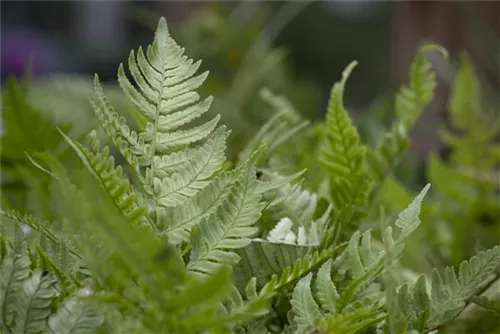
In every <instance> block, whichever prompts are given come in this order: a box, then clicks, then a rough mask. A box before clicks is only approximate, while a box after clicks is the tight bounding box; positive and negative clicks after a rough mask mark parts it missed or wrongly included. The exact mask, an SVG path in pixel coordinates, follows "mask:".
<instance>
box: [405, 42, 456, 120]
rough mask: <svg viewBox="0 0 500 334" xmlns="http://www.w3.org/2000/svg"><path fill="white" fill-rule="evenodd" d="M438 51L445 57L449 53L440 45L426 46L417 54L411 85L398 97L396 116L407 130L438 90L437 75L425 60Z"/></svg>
mask: <svg viewBox="0 0 500 334" xmlns="http://www.w3.org/2000/svg"><path fill="white" fill-rule="evenodd" d="M431 50H437V51H438V52H440V53H441V54H442V55H443V56H444V57H447V56H448V53H447V51H446V50H445V49H444V48H442V47H441V46H439V45H435V44H429V45H424V46H422V47H421V48H420V50H419V51H418V52H417V55H416V57H415V60H414V61H413V63H412V65H411V72H410V73H411V74H410V84H409V86H408V87H406V86H403V87H401V90H400V92H399V94H398V95H397V96H396V115H397V116H398V119H400V120H401V122H402V124H403V125H405V127H406V128H407V129H411V128H412V127H413V125H414V124H415V121H416V120H417V118H418V117H419V116H420V114H421V113H422V111H423V109H424V108H425V106H426V105H427V104H428V103H429V102H430V101H431V100H432V97H433V95H434V89H435V88H436V74H435V73H434V72H432V71H431V63H430V62H429V61H427V60H426V59H425V54H426V52H428V51H431Z"/></svg>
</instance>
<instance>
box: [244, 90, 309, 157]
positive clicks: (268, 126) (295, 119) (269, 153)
mask: <svg viewBox="0 0 500 334" xmlns="http://www.w3.org/2000/svg"><path fill="white" fill-rule="evenodd" d="M260 97H261V98H262V100H264V101H265V102H266V104H268V105H269V106H271V107H272V109H274V112H275V114H274V115H273V116H272V117H271V118H269V120H268V121H267V122H266V123H265V124H264V125H263V126H262V127H261V128H260V129H259V131H258V132H257V133H256V134H255V135H254V136H253V137H252V139H251V140H250V141H249V142H248V143H247V144H246V146H245V147H244V148H243V150H242V151H241V152H240V154H239V161H240V162H242V161H244V160H245V159H248V157H249V156H250V155H251V154H252V152H253V151H255V150H256V149H257V148H259V147H260V146H262V145H265V154H263V155H262V156H261V159H262V160H269V159H271V158H272V157H273V156H274V155H275V152H276V150H277V149H278V148H279V147H280V146H282V145H283V144H284V143H286V142H287V141H289V140H290V139H291V138H293V137H294V136H296V135H297V134H298V133H300V132H301V131H302V130H303V129H305V128H306V127H308V126H309V124H310V121H308V120H301V119H300V116H299V115H298V113H297V111H296V110H295V109H294V108H293V106H292V104H291V103H290V102H289V101H288V100H286V99H285V98H284V97H283V96H278V95H275V94H274V93H273V92H271V91H270V90H269V89H267V88H264V89H262V90H261V91H260Z"/></svg>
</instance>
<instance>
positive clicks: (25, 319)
mask: <svg viewBox="0 0 500 334" xmlns="http://www.w3.org/2000/svg"><path fill="white" fill-rule="evenodd" d="M56 283H57V281H56V280H55V278H54V277H53V276H52V275H51V274H49V273H42V272H35V273H34V274H33V275H32V276H31V277H30V278H29V279H28V280H26V281H24V283H23V287H22V290H21V291H22V293H20V294H19V295H18V297H19V300H17V301H16V303H15V307H16V311H17V313H16V319H15V332H16V333H40V332H43V331H44V330H45V328H46V326H47V319H48V318H49V316H50V314H51V313H52V310H51V308H52V305H51V304H52V303H53V300H54V298H55V297H56V293H57V291H56V289H55V287H54V286H55V284H56Z"/></svg>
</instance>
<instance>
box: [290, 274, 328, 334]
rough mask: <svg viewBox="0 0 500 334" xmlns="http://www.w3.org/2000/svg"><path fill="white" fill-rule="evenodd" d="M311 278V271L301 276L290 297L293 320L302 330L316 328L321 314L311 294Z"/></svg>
mask: <svg viewBox="0 0 500 334" xmlns="http://www.w3.org/2000/svg"><path fill="white" fill-rule="evenodd" d="M311 280H312V273H309V274H308V275H307V276H306V277H304V278H302V279H301V280H300V281H299V282H298V283H297V285H296V286H295V289H293V295H292V299H291V300H290V303H291V304H292V310H293V314H294V321H295V323H297V325H298V327H299V329H300V330H302V331H307V330H308V329H309V330H312V329H314V328H316V325H317V323H318V321H319V320H320V319H321V318H322V316H323V315H322V314H321V311H320V309H319V306H318V304H317V303H316V301H315V300H314V297H313V295H312V292H311Z"/></svg>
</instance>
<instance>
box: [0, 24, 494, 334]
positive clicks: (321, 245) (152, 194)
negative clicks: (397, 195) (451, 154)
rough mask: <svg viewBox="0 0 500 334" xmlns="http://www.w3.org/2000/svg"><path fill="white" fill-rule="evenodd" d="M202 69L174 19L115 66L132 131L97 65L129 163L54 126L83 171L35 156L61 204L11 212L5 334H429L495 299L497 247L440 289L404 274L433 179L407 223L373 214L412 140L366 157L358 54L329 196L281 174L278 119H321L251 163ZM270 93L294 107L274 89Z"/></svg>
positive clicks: (334, 146)
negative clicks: (232, 144)
mask: <svg viewBox="0 0 500 334" xmlns="http://www.w3.org/2000/svg"><path fill="white" fill-rule="evenodd" d="M415 64H416V65H414V68H413V70H412V71H413V72H414V73H415V75H414V76H413V77H412V84H411V85H410V88H404V89H403V91H402V93H401V94H402V95H401V98H400V99H399V100H398V102H397V103H398V105H399V106H400V113H399V117H400V120H401V122H402V124H404V125H405V126H407V127H411V124H413V122H414V120H415V118H416V117H417V116H418V115H417V114H418V113H420V112H421V110H422V108H423V106H424V105H425V104H426V103H427V102H428V101H429V99H430V96H431V95H432V90H433V75H431V74H429V71H430V69H429V67H428V63H426V61H425V60H424V58H423V55H422V54H421V53H419V54H418V56H417V60H416V63H415ZM199 67H200V62H194V61H193V60H191V59H189V58H188V57H187V56H185V55H184V49H183V48H182V47H180V46H179V45H178V44H177V43H176V42H175V40H174V39H173V38H172V37H171V36H170V33H169V30H168V28H167V23H166V21H165V19H163V18H162V19H160V21H159V24H158V27H157V30H156V33H155V38H154V40H153V42H152V44H151V45H149V46H148V47H147V48H146V49H145V50H144V49H142V48H139V49H138V50H137V52H134V51H132V52H131V54H130V56H129V59H128V66H127V68H128V70H127V71H126V70H125V66H124V65H123V64H121V65H120V66H119V68H118V82H119V84H120V86H121V88H122V90H123V91H124V93H125V96H126V97H127V99H128V100H129V101H130V102H131V103H133V104H134V105H135V106H136V108H137V110H138V112H139V114H137V115H136V119H138V120H141V121H140V122H139V126H135V127H133V126H132V125H131V124H130V122H128V121H127V119H126V118H125V117H124V115H123V114H122V113H121V112H118V111H116V110H115V109H114V107H113V106H112V105H111V103H110V102H109V100H108V98H107V97H106V95H105V92H104V90H103V88H102V87H101V85H100V82H99V78H98V76H97V75H96V77H95V80H94V86H95V89H94V91H95V94H94V96H93V97H92V98H91V102H90V104H91V106H92V108H93V110H94V111H95V114H96V116H97V119H98V121H99V122H100V124H101V128H102V130H104V132H105V134H106V135H107V136H108V137H109V141H110V143H112V144H113V146H114V148H115V149H116V150H117V151H118V152H119V153H120V155H121V156H122V158H123V159H124V161H125V163H126V164H127V165H128V166H129V168H130V170H131V172H130V173H125V172H124V168H125V167H124V166H122V165H121V164H120V163H119V162H117V161H116V160H115V158H114V157H113V156H112V155H111V149H110V148H109V147H108V146H106V145H103V144H102V143H101V141H100V139H99V137H98V132H97V131H91V132H90V133H89V135H88V145H85V144H83V143H81V142H80V140H78V139H74V138H72V136H71V134H68V133H67V132H66V131H65V129H58V131H59V134H60V136H61V138H63V140H64V141H65V142H66V143H67V144H68V147H69V148H71V149H72V150H73V152H74V153H75V154H76V156H78V157H79V158H80V160H81V162H82V164H81V165H82V166H84V168H83V169H76V168H73V166H72V165H67V164H65V162H64V161H62V160H61V159H59V157H58V156H57V155H55V154H54V152H50V151H47V152H45V153H40V152H38V153H37V154H32V153H28V157H29V159H30V161H31V163H32V164H33V168H36V169H38V171H39V172H40V173H43V174H44V175H45V177H47V178H49V179H50V180H51V182H53V184H54V187H53V189H52V196H54V197H56V198H57V199H58V200H59V204H60V205H59V208H58V214H57V219H53V220H52V219H47V220H45V219H40V218H39V217H37V215H29V214H28V215H26V214H22V213H19V212H18V211H16V210H12V209H10V208H6V207H5V206H4V207H3V209H2V225H1V228H2V230H1V232H2V233H1V238H0V256H1V258H0V260H1V262H0V266H1V272H2V276H1V281H0V310H1V313H0V314H1V325H2V331H3V332H6V333H40V332H49V333H70V332H78V333H80V332H81V333H101V332H102V333H124V332H126V333H266V332H268V333H318V332H319V333H367V332H373V333H374V332H378V333H407V332H411V331H420V332H424V333H426V332H431V331H434V330H436V329H438V330H439V329H441V328H443V326H445V325H446V324H447V323H448V322H449V321H451V320H452V319H454V318H456V317H458V316H459V315H460V314H461V313H462V311H463V310H464V309H465V307H466V306H467V305H468V304H469V303H470V302H475V303H477V304H478V305H484V306H485V307H486V308H488V309H489V310H493V311H495V310H496V304H495V301H493V300H490V299H489V298H488V297H487V296H485V295H483V294H482V289H484V288H485V287H488V286H489V285H490V283H491V281H492V280H494V277H495V271H497V270H498V269H499V265H500V261H499V259H500V254H499V249H500V248H499V247H498V246H496V247H494V248H492V249H490V250H487V251H484V252H480V253H478V254H477V255H475V256H474V257H472V258H471V259H470V260H469V261H468V262H464V263H463V264H462V265H461V266H460V269H459V273H458V275H457V274H455V272H454V270H453V269H452V268H449V269H446V270H445V271H444V274H440V272H439V271H438V270H434V271H433V273H432V275H431V276H430V283H431V284H432V289H430V290H429V291H428V289H427V288H426V286H427V284H428V283H427V282H426V280H427V278H426V276H425V275H423V276H420V277H419V278H418V279H417V277H415V279H406V280H404V282H400V280H401V279H394V278H395V277H398V275H397V273H400V272H402V271H403V270H404V269H405V268H404V264H401V263H400V261H399V259H400V258H401V257H402V256H403V255H404V252H405V246H406V244H407V243H408V242H409V241H410V240H411V239H410V238H411V236H412V235H413V234H414V233H415V231H416V230H417V229H418V228H419V226H420V225H421V221H420V218H419V216H420V211H421V206H422V203H423V201H424V198H425V196H426V194H427V192H428V191H429V189H430V185H427V186H426V187H424V189H423V190H422V191H421V192H420V193H419V194H418V195H417V196H415V198H414V199H413V200H409V201H407V202H406V203H405V204H404V206H405V207H406V208H405V209H404V210H402V211H401V212H400V213H399V215H398V216H397V218H396V219H395V222H394V224H392V223H389V222H388V220H387V219H385V218H383V219H380V220H379V219H378V217H376V216H374V215H373V211H374V210H373V207H374V206H376V205H377V204H378V203H379V202H377V201H376V199H377V192H378V190H376V189H377V187H382V186H381V184H383V182H384V181H385V180H386V177H385V176H384V177H380V176H381V175H382V174H377V173H374V172H373V166H375V164H374V163H373V161H376V162H380V161H382V159H387V161H389V163H386V164H385V167H384V168H385V170H388V169H390V168H391V167H390V166H392V165H393V164H394V162H393V160H394V159H392V158H391V157H392V156H393V155H399V150H397V153H395V154H393V155H391V157H389V158H387V156H385V155H384V154H385V153H384V152H386V150H385V149H380V150H378V151H374V152H373V153H370V154H372V157H373V158H374V159H372V160H369V159H367V154H368V153H367V152H370V151H369V148H368V147H367V146H365V145H363V144H361V142H360V139H359V135H358V133H357V129H356V127H355V126H354V125H353V122H352V121H351V119H350V117H349V115H348V113H347V111H346V110H345V107H344V105H343V91H344V87H345V84H346V81H347V78H348V76H349V74H350V72H351V70H352V69H353V67H354V63H353V64H351V65H350V66H348V68H347V69H346V71H345V72H344V74H343V76H342V79H341V80H340V82H338V83H336V84H335V85H334V86H333V89H332V94H331V98H330V103H329V107H328V112H327V117H326V123H325V125H324V127H323V129H322V131H321V135H322V136H321V138H320V140H319V141H318V142H319V143H320V145H321V146H320V149H321V150H320V151H321V154H319V156H314V157H313V158H314V159H317V161H318V163H319V164H320V165H321V166H323V167H324V171H325V173H324V174H323V175H322V178H323V179H324V180H325V182H323V184H322V187H323V188H318V189H309V188H308V187H307V182H302V183H301V182H300V181H298V179H299V178H302V177H307V174H304V172H303V170H302V168H301V167H302V166H296V167H294V168H295V169H296V170H295V171H294V172H293V173H288V172H284V171H283V170H279V169H277V168H275V167H276V165H275V164H274V163H275V161H276V160H275V159H278V160H279V159H280V153H279V147H280V145H278V144H280V143H283V142H284V141H285V140H287V139H288V138H289V137H287V136H282V134H281V133H280V132H281V131H280V130H276V129H280V128H281V129H284V128H290V127H291V128H292V129H295V130H296V132H299V131H298V130H301V129H303V128H304V127H306V126H307V123H306V122H303V121H302V120H300V118H297V117H294V114H293V113H286V112H283V113H279V114H277V116H276V117H275V118H273V119H271V121H270V122H269V123H268V124H267V125H266V126H265V127H264V129H263V130H262V131H261V132H260V134H259V135H258V136H257V137H256V140H255V141H253V142H250V143H249V145H248V146H247V147H248V149H247V150H246V151H244V152H242V154H241V161H240V162H239V163H238V164H236V165H235V166H230V165H229V164H227V163H226V157H225V150H226V141H227V139H228V136H229V131H228V130H227V129H226V127H225V126H223V125H218V122H219V116H215V117H213V118H210V119H208V120H206V119H205V116H207V111H208V110H209V108H210V105H211V102H212V98H211V97H208V98H203V99H202V98H201V97H200V95H199V93H197V89H198V88H199V87H200V86H201V85H202V83H203V81H204V80H205V78H206V77H207V72H205V73H202V74H196V73H197V71H198V69H199ZM127 73H129V74H127ZM422 78H425V80H423V81H422ZM264 98H266V99H267V100H268V101H269V102H270V103H271V104H272V105H274V107H275V108H278V109H281V108H287V107H290V105H289V104H287V103H286V101H285V100H283V99H280V98H278V97H277V96H275V95H273V94H272V93H270V92H269V91H267V92H266V91H264ZM277 102H280V103H277ZM285 116H286V117H285ZM282 122H285V123H282ZM281 124H283V125H281ZM273 129H274V130H273ZM96 130H97V129H96ZM298 137H300V136H298ZM280 138H281V139H280ZM400 138H404V139H405V140H406V139H407V138H406V137H405V136H403V137H396V139H395V140H396V141H397V140H399V139H400ZM261 144H264V145H261ZM266 144H267V145H266ZM281 147H282V146H281ZM382 147H384V146H383V145H382ZM272 161H274V162H273V163H270V162H272ZM370 161H371V162H370ZM384 161H385V160H384ZM387 161H385V162H387ZM394 161H395V160H394ZM297 167H299V168H297ZM294 168H292V169H294ZM385 174H386V173H385ZM385 174H383V175H385ZM302 181H303V180H302ZM375 224H379V227H380V228H379V229H375V227H377V226H376V225H375ZM400 276H401V275H400ZM403 301H407V303H406V304H405V303H403Z"/></svg>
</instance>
